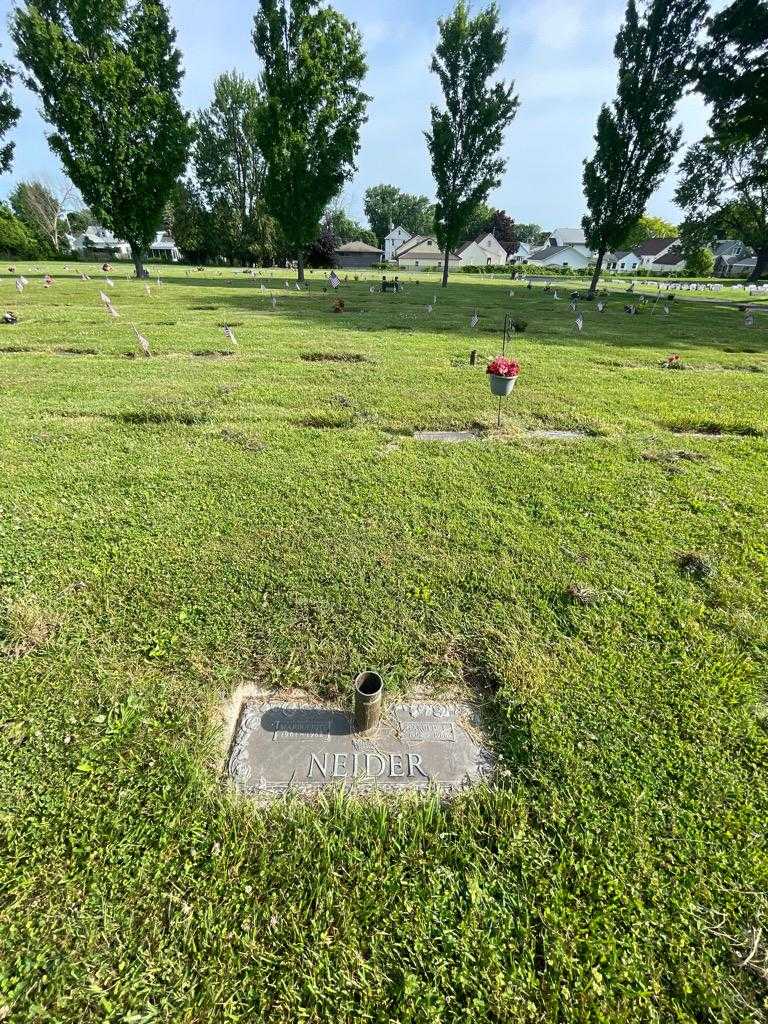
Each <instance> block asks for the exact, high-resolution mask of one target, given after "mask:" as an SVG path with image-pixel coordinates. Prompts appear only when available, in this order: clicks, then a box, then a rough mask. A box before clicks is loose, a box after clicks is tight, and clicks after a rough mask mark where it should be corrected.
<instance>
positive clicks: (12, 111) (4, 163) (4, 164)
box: [0, 60, 21, 174]
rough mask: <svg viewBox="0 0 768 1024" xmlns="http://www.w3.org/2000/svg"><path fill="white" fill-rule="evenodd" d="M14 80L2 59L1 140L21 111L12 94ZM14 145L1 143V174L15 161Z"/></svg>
mask: <svg viewBox="0 0 768 1024" xmlns="http://www.w3.org/2000/svg"><path fill="white" fill-rule="evenodd" d="M12 81H13V71H12V70H11V68H10V66H9V65H8V64H6V63H5V61H2V60H0V142H2V140H3V139H4V138H5V136H6V135H7V134H8V132H9V131H10V130H11V128H13V126H14V125H15V124H16V122H17V121H18V119H19V114H20V113H21V111H20V110H19V108H18V107H17V106H16V105H15V104H14V102H13V97H12V95H11V88H10V86H11V82H12ZM13 147H14V143H13V142H6V143H5V144H4V145H0V174H2V173H3V172H4V171H7V170H9V169H10V166H11V163H12V161H13Z"/></svg>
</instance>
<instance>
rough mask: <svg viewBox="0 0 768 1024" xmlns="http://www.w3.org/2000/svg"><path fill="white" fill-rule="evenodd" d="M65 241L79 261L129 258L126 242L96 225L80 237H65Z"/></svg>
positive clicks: (129, 248) (87, 229)
mask: <svg viewBox="0 0 768 1024" xmlns="http://www.w3.org/2000/svg"><path fill="white" fill-rule="evenodd" d="M66 239H67V242H68V243H69V247H70V249H71V250H72V254H73V255H74V256H76V257H77V258H78V259H79V260H86V259H113V260H114V259H117V260H129V259H130V258H131V247H130V245H128V243H127V242H124V241H123V240H122V239H120V238H118V237H117V236H116V235H113V234H112V232H111V231H108V230H107V229H106V228H100V227H97V226H96V225H94V226H93V227H90V228H86V229H85V231H84V232H83V234H82V235H67V236H66Z"/></svg>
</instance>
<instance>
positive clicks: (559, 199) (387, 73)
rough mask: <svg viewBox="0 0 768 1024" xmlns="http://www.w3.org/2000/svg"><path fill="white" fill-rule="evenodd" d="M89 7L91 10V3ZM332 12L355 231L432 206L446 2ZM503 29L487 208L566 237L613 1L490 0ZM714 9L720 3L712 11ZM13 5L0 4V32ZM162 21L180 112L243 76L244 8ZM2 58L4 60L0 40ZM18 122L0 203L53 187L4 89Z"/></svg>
mask: <svg viewBox="0 0 768 1024" xmlns="http://www.w3.org/2000/svg"><path fill="white" fill-rule="evenodd" d="M95 2H98V0H95ZM335 6H336V7H337V8H338V9H339V10H340V11H342V12H343V13H344V14H345V15H346V16H347V17H348V18H350V19H351V20H353V21H355V22H357V24H358V26H359V27H360V29H361V30H362V33H363V37H364V41H365V45H366V49H367V53H368V64H369V69H370V70H369V73H368V78H367V81H366V84H365V88H366V91H367V92H368V93H369V94H370V95H371V96H372V97H373V100H372V103H371V105H370V108H369V119H368V123H367V124H366V125H365V127H364V129H363V132H362V138H361V143H362V146H361V151H360V156H359V159H358V172H357V174H356V175H355V177H354V179H353V180H352V181H351V182H350V183H349V184H348V186H347V188H346V189H345V192H344V194H343V196H342V197H341V199H342V205H344V206H345V207H346V209H347V210H348V212H350V214H352V215H354V216H359V217H360V218H361V219H362V196H363V192H364V191H365V189H366V188H367V187H368V186H369V185H375V184H378V183H380V182H386V183H389V184H394V185H397V186H399V187H400V188H403V189H405V190H406V191H409V192H418V193H423V194H426V195H428V196H430V197H431V196H432V181H431V175H430V168H429V158H428V154H427V150H426V143H425V141H424V136H423V131H424V129H425V127H426V124H427V117H428V107H429V104H430V102H432V101H435V100H438V99H439V96H438V91H437V87H436V81H435V79H434V76H433V75H431V74H430V72H429V57H430V53H431V51H432V49H433V48H434V44H435V40H436V31H437V30H436V20H437V18H438V17H439V16H440V15H442V14H445V13H446V12H447V11H448V10H449V8H450V6H451V4H450V0H336V2H335ZM500 6H501V11H502V19H503V22H504V24H505V26H506V27H507V28H508V29H509V46H508V52H507V58H506V62H505V67H504V75H505V77H507V78H513V79H514V81H515V88H516V91H517V93H518V95H519V97H520V110H519V112H518V114H517V117H516V119H515V121H514V122H513V123H512V125H511V127H510V128H509V130H508V132H507V137H506V143H505V155H506V156H507V159H508V166H507V172H506V174H505V176H504V180H503V182H502V184H501V187H500V188H499V189H498V190H497V191H496V192H495V193H494V194H493V195H492V196H491V202H493V203H494V204H495V205H497V206H499V207H501V208H503V209H506V210H507V212H508V213H510V214H511V215H512V216H513V217H514V218H515V220H518V221H534V222H537V223H539V224H541V225H543V226H544V227H545V228H553V227H558V226H561V227H563V226H577V225H578V224H579V222H580V219H581V216H582V213H583V198H582V192H581V163H582V160H583V159H584V157H585V156H588V155H590V154H591V152H592V148H593V143H592V135H593V132H594V124H595V119H596V117H597V113H598V110H599V107H600V104H601V103H602V102H604V101H606V100H610V98H611V97H612V95H613V91H614V86H615V64H614V58H613V42H614V38H615V35H616V31H617V29H618V27H619V25H620V23H621V20H622V15H623V10H624V0H589V2H587V0H543V2H531V0H502V2H501V5H500ZM713 6H715V7H722V6H723V0H716V2H715V3H714V5H713ZM12 8H13V3H12V2H10V0H0V15H2V18H3V21H4V22H5V20H7V18H8V16H9V14H10V11H11V10H12ZM170 9H171V15H172V19H173V22H174V24H175V26H176V29H177V32H178V45H179V47H180V48H181V50H182V53H183V54H184V66H185V68H186V75H185V78H184V85H183V100H184V103H185V105H186V107H187V109H190V110H196V109H198V108H199V107H201V106H205V105H206V104H207V103H208V102H209V100H210V96H211V84H212V82H213V79H214V78H215V77H216V75H218V74H220V73H221V72H223V71H228V70H231V69H233V68H236V69H237V70H239V71H241V72H243V73H245V74H248V75H253V76H255V75H256V74H257V72H258V67H257V64H256V58H255V55H254V53H253V49H252V46H251V42H250V32H251V24H252V17H253V11H254V9H255V0H248V2H242V0H216V2H215V3H200V2H197V0H193V2H190V0H171V2H170ZM2 53H3V56H5V57H6V59H8V57H9V56H11V53H10V42H9V41H8V39H7V36H5V38H4V43H3V49H2ZM16 95H17V105H18V106H20V107H21V108H22V120H21V123H20V125H19V126H18V127H17V129H16V130H15V132H14V134H13V138H14V139H15V141H16V156H15V161H14V167H13V169H12V171H11V173H10V174H7V175H5V176H4V177H3V179H2V180H1V181H0V195H2V196H5V195H7V193H8V192H9V191H10V189H11V188H12V187H13V184H14V182H15V181H16V180H18V179H19V178H30V177H40V176H42V177H44V178H45V177H47V178H56V177H57V175H59V174H60V168H59V167H58V164H57V162H56V160H55V158H54V157H53V155H52V154H51V153H50V151H49V149H48V146H47V144H46V141H45V126H44V125H43V123H42V121H41V120H40V118H39V116H38V114H37V101H36V99H35V97H34V96H32V95H31V94H30V93H28V92H27V91H26V90H24V89H22V88H21V87H20V86H17V88H16ZM677 116H678V119H679V120H680V121H681V122H682V123H683V125H684V128H685V141H687V142H692V141H694V140H696V139H697V138H700V137H701V136H702V135H703V134H704V132H705V127H706V111H705V109H704V107H703V105H702V104H701V102H700V101H699V99H698V98H697V97H695V96H688V97H685V98H684V99H683V100H682V102H681V104H680V106H679V109H678V112H677ZM673 191H674V175H670V176H669V178H668V179H667V180H666V181H665V182H664V183H663V185H662V187H661V188H660V189H659V191H658V193H657V194H656V195H655V196H654V197H653V198H652V199H651V201H650V203H649V206H648V212H649V213H653V214H657V215H659V216H662V217H666V218H668V219H670V220H673V221H675V222H676V221H677V220H678V219H679V211H678V210H677V208H676V207H675V205H674V203H673V202H672V194H673Z"/></svg>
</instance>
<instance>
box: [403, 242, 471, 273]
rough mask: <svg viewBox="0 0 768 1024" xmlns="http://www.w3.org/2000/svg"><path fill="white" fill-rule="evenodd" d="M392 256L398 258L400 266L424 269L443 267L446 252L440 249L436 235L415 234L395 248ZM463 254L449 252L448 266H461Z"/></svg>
mask: <svg viewBox="0 0 768 1024" xmlns="http://www.w3.org/2000/svg"><path fill="white" fill-rule="evenodd" d="M392 258H393V259H394V260H397V265H398V267H403V268H404V269H405V268H411V269H413V270H423V269H424V268H425V267H442V265H443V261H444V259H445V252H441V251H440V246H439V245H438V244H437V239H436V238H435V237H434V235H414V236H413V238H409V239H408V241H407V242H405V243H404V244H403V245H401V246H400V248H399V249H395V251H394V253H393V254H392ZM461 262H462V260H461V256H457V254H456V253H455V252H451V253H449V254H448V266H449V267H458V266H461Z"/></svg>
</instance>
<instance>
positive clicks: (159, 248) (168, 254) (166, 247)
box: [149, 231, 181, 263]
mask: <svg viewBox="0 0 768 1024" xmlns="http://www.w3.org/2000/svg"><path fill="white" fill-rule="evenodd" d="M149 256H150V259H153V260H164V261H165V262H166V263H178V262H179V260H180V259H181V253H180V252H179V250H178V249H177V248H176V243H175V242H174V240H173V239H172V238H171V236H170V234H169V233H168V232H167V231H158V232H157V234H156V235H155V240H154V241H153V242H152V243H151V244H150V246H149Z"/></svg>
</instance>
